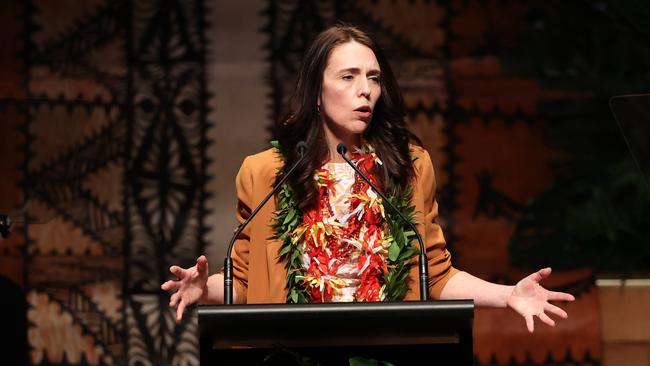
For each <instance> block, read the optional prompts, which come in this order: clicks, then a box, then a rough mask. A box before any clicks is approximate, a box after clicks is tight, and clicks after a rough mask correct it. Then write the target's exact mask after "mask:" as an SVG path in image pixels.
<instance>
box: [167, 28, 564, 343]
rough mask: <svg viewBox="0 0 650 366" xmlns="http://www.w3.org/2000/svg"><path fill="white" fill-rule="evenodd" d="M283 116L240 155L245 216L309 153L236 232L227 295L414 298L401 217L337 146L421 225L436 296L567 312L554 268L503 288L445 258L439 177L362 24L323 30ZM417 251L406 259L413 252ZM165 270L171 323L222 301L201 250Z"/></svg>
mask: <svg viewBox="0 0 650 366" xmlns="http://www.w3.org/2000/svg"><path fill="white" fill-rule="evenodd" d="M290 107H291V108H290V111H289V114H288V116H287V117H286V118H284V119H282V120H281V122H280V123H279V124H278V126H277V136H278V144H277V145H276V146H275V147H274V148H273V149H269V150H267V151H265V152H262V153H260V154H257V155H253V156H249V157H247V158H246V159H245V160H244V163H243V164H242V167H241V169H240V171H239V174H238V175H237V195H238V210H237V216H238V219H239V220H240V222H241V221H243V220H245V218H246V217H247V216H248V215H249V213H250V211H251V209H252V208H254V207H256V206H257V204H258V203H259V202H260V201H261V200H262V198H263V197H264V196H265V195H266V194H268V192H269V191H270V189H271V186H272V185H273V183H274V182H275V181H277V180H278V179H279V178H280V177H281V176H282V174H284V173H286V171H285V170H287V169H288V167H290V166H292V165H293V164H294V163H295V162H297V161H298V154H297V153H296V152H295V151H294V147H295V146H296V144H297V143H298V142H299V141H301V140H302V141H305V142H306V143H307V146H309V149H307V153H306V158H305V159H304V160H303V161H302V162H301V163H300V164H299V166H298V169H297V170H296V171H297V172H301V173H297V174H294V175H292V176H290V177H289V178H288V180H287V182H288V183H287V186H286V187H285V189H284V190H282V193H281V194H279V195H278V197H276V200H275V202H269V203H268V204H267V206H266V207H264V208H263V209H262V210H261V211H260V212H259V215H258V216H257V217H256V218H255V219H254V220H253V221H252V222H251V223H250V225H249V226H248V227H247V228H246V229H245V230H244V231H243V232H242V234H241V235H240V237H239V238H238V241H237V243H236V244H235V248H234V251H233V262H234V275H235V281H234V289H235V291H234V301H235V302H240V303H269V302H285V301H288V302H320V301H385V300H391V301H395V300H414V299H417V298H418V295H419V292H418V291H419V290H418V280H417V278H418V277H417V268H416V267H417V266H415V265H412V264H413V263H415V262H416V260H415V259H414V254H417V253H418V252H419V251H418V250H416V249H414V247H413V246H412V245H411V244H409V243H412V240H413V238H414V236H413V233H412V232H411V233H410V232H409V231H408V229H406V227H405V226H404V225H403V223H402V222H401V221H400V220H399V219H397V218H396V216H394V214H393V213H391V212H390V209H389V208H386V209H384V205H383V204H382V202H381V200H379V199H377V195H376V194H375V193H374V191H373V190H372V189H370V187H369V186H368V185H367V184H366V183H365V181H363V180H362V179H360V177H358V176H357V175H356V174H355V173H354V171H353V170H352V169H351V167H349V166H348V165H347V163H345V161H344V160H343V159H342V157H341V156H340V155H339V154H338V153H337V152H336V147H337V145H338V144H340V143H344V144H345V145H346V146H348V147H355V148H353V149H351V151H352V152H351V154H350V156H349V157H350V158H351V159H352V160H353V161H354V162H355V164H356V165H357V166H358V167H359V168H360V169H361V170H362V171H363V172H364V173H365V174H367V175H369V176H370V177H371V180H373V181H374V182H375V183H377V185H378V186H379V187H380V189H382V190H383V191H384V192H385V193H387V194H389V195H390V198H391V201H392V202H393V203H395V204H397V205H398V207H400V209H401V210H402V211H403V212H405V213H406V214H407V215H408V216H410V217H411V219H412V220H413V221H414V222H416V223H418V230H419V231H420V233H421V235H422V237H423V239H424V241H425V245H426V254H427V259H428V269H429V282H428V285H429V292H430V295H431V297H432V298H434V299H470V298H471V299H474V301H475V303H476V305H478V306H492V307H506V306H508V307H510V308H512V309H513V310H515V311H516V312H517V313H519V314H520V315H521V316H522V317H524V319H525V321H526V325H527V327H528V330H529V331H530V332H532V331H533V329H534V322H533V317H534V316H537V317H539V319H540V320H541V321H542V322H544V323H546V324H549V325H554V324H555V322H554V321H553V320H552V319H551V318H550V317H549V316H548V315H547V313H551V314H554V315H556V316H559V317H561V318H566V317H567V314H566V312H565V311H563V310H562V309H560V308H559V307H557V306H555V305H552V304H550V303H549V302H548V301H552V300H563V301H572V300H574V298H573V296H571V295H570V294H565V293H559V292H551V291H547V290H546V289H544V288H543V287H542V286H540V285H539V282H540V281H541V280H542V279H543V278H545V277H547V276H548V275H549V274H550V272H551V270H550V268H545V269H542V270H540V271H538V272H535V273H533V274H531V275H530V276H528V277H526V278H524V279H522V280H521V281H519V282H518V283H517V284H516V285H515V286H504V285H498V284H494V283H490V282H486V281H483V280H481V279H479V278H477V277H474V276H472V275H471V274H469V273H467V272H462V271H458V270H457V269H455V268H453V267H452V265H451V259H450V255H449V252H448V251H447V250H446V248H445V241H444V238H443V235H442V231H441V229H440V227H439V226H438V224H436V222H435V219H436V217H437V212H438V210H437V203H436V200H435V192H436V184H435V177H434V171H433V167H432V163H431V159H430V157H429V155H428V153H427V152H426V150H424V149H423V148H422V147H421V143H420V142H419V140H418V139H417V138H416V137H415V136H413V135H412V134H411V133H409V132H408V131H407V130H406V128H405V127H404V116H405V113H404V104H403V101H402V98H401V95H400V93H399V91H398V87H397V83H396V81H395V78H394V76H393V74H392V72H391V69H390V66H389V64H388V62H387V61H386V59H385V57H384V55H383V53H382V52H381V50H380V49H379V47H378V46H377V44H376V43H375V42H374V41H373V40H372V39H371V38H369V37H368V36H367V35H366V34H365V33H363V32H362V31H360V30H359V29H357V28H354V27H350V26H345V25H339V26H334V27H331V28H329V29H327V30H325V31H324V32H322V33H321V34H320V35H318V37H317V38H316V39H315V41H314V43H313V44H312V45H311V47H310V48H309V49H308V51H307V53H306V54H305V57H304V61H303V64H302V66H301V69H300V73H299V75H298V82H297V87H296V91H295V94H294V97H293V99H292V101H291V106H290ZM412 259H413V260H412ZM170 271H171V272H172V273H173V274H174V275H176V276H177V277H178V280H175V281H174V280H172V281H167V282H165V283H164V284H163V285H162V289H164V290H168V291H176V292H175V293H174V294H173V295H172V296H171V301H170V306H172V307H176V308H177V319H179V320H180V318H181V317H182V314H183V311H184V309H185V307H186V306H187V305H189V304H192V303H195V302H197V301H198V302H201V303H221V302H223V276H222V274H221V273H216V274H213V275H211V276H209V275H208V263H207V260H206V258H205V257H204V256H201V257H199V258H198V259H197V262H196V265H195V266H193V267H191V268H188V269H182V268H180V267H178V266H172V267H171V268H170Z"/></svg>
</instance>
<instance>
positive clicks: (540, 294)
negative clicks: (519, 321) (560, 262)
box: [507, 268, 575, 333]
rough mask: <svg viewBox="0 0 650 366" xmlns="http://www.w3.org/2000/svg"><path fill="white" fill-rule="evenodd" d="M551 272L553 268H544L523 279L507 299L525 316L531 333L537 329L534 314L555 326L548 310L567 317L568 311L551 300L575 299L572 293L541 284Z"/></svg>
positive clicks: (511, 305) (510, 305)
mask: <svg viewBox="0 0 650 366" xmlns="http://www.w3.org/2000/svg"><path fill="white" fill-rule="evenodd" d="M550 274H551V269H550V268H544V269H541V270H539V271H537V272H535V273H533V274H531V275H530V276H528V277H526V278H524V279H522V280H521V281H519V282H518V283H517V285H515V288H514V289H513V290H512V293H511V294H510V297H509V298H508V301H507V304H508V306H509V307H511V308H512V309H513V310H514V311H516V312H517V313H519V314H520V315H521V316H523V317H524V319H525V320H526V326H527V327H528V331H529V332H531V333H532V332H533V331H534V330H535V324H534V321H533V316H537V317H538V318H539V319H540V320H541V321H542V322H544V323H546V324H548V325H550V326H555V321H554V320H553V319H551V318H550V317H549V316H548V315H547V314H546V313H547V312H548V313H551V314H554V315H557V316H559V317H560V318H563V319H566V318H567V313H566V311H564V310H562V309H560V308H559V307H557V306H555V305H553V304H551V303H549V301H573V300H575V298H574V297H573V295H571V294H567V293H564V292H555V291H549V290H547V289H545V288H544V287H542V286H541V285H540V284H539V283H540V281H541V280H542V279H544V278H546V277H548V276H549V275H550Z"/></svg>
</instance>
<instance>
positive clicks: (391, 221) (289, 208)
mask: <svg viewBox="0 0 650 366" xmlns="http://www.w3.org/2000/svg"><path fill="white" fill-rule="evenodd" d="M271 144H272V145H273V146H274V147H275V148H276V150H277V151H278V152H279V153H280V154H282V150H281V148H280V146H279V144H278V143H277V142H276V141H272V142H271ZM351 160H352V161H353V162H354V163H355V164H356V165H357V167H358V168H359V169H360V170H361V171H362V172H363V173H364V174H366V175H367V176H368V177H369V178H370V180H372V182H373V183H377V178H376V176H375V174H374V170H375V166H376V165H381V160H380V159H379V158H378V157H377V155H376V154H375V152H374V150H373V149H372V147H371V146H369V145H365V146H364V147H363V148H362V149H357V150H356V151H355V152H354V153H353V154H352V158H351ZM280 173H281V168H280V169H279V170H278V174H280ZM314 179H315V181H316V184H317V187H318V199H317V202H316V204H315V205H314V207H312V208H311V209H309V210H306V212H300V211H299V209H298V205H297V201H296V199H295V198H294V196H293V192H292V190H291V188H290V187H289V186H288V185H287V184H284V185H283V187H282V189H281V190H280V193H279V195H278V209H277V211H276V212H275V217H274V219H273V224H272V227H273V230H274V235H273V236H272V237H271V238H270V239H274V240H280V241H282V245H281V248H280V253H279V258H280V259H281V260H283V261H284V262H285V266H286V269H287V277H286V288H287V290H288V292H287V302H290V303H311V302H328V301H331V300H332V296H333V293H334V291H335V289H337V288H340V287H341V286H342V284H341V283H340V281H339V280H338V279H337V278H336V277H335V276H333V277H330V276H329V274H331V273H335V272H336V270H337V269H338V266H339V265H340V262H339V261H338V260H339V259H340V258H353V259H355V260H356V261H357V262H358V270H359V280H360V281H359V286H358V287H357V289H356V291H355V293H354V298H355V300H356V301H398V300H402V299H403V298H404V296H405V295H406V292H407V291H408V276H409V269H410V261H411V259H412V258H413V257H414V255H415V254H417V253H418V252H419V251H418V249H416V248H415V247H413V246H412V245H411V242H412V241H413V240H414V239H415V233H414V232H413V231H411V230H409V229H408V227H407V226H406V225H405V224H404V223H403V221H402V220H401V219H400V218H399V217H398V216H397V214H395V213H394V212H392V210H390V208H389V209H387V210H385V209H384V206H383V203H382V199H381V198H380V197H378V196H377V195H376V194H375V193H374V191H372V188H371V187H370V186H369V185H368V183H367V182H365V181H364V180H363V179H362V178H361V177H359V176H358V174H356V173H355V180H354V184H353V186H352V192H351V195H350V197H349V198H348V200H347V201H346V202H347V203H348V204H349V205H350V206H349V212H350V216H349V218H348V220H347V222H346V223H345V224H341V223H339V222H337V221H335V220H333V219H332V216H333V213H332V209H331V207H330V204H329V195H330V193H331V192H332V190H333V185H334V184H335V180H334V179H333V178H332V176H331V175H330V172H329V171H328V170H326V169H322V168H321V169H317V170H316V172H315V175H314ZM389 191H391V190H389ZM411 192H412V189H411V187H409V189H408V190H407V191H406V192H404V194H402V195H395V194H393V195H390V196H388V199H389V200H390V201H391V203H393V204H394V205H395V206H396V207H397V208H398V209H399V210H400V211H401V212H402V213H403V214H404V215H405V216H406V217H407V218H408V219H409V220H411V221H412V220H413V214H414V212H415V207H414V206H412V205H411V200H410V197H411ZM305 260H306V261H307V262H308V263H309V266H308V267H307V268H305V266H304V262H305Z"/></svg>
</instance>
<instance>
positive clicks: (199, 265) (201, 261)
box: [196, 255, 208, 274]
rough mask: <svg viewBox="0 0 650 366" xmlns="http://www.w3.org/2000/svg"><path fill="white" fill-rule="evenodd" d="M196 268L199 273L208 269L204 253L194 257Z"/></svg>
mask: <svg viewBox="0 0 650 366" xmlns="http://www.w3.org/2000/svg"><path fill="white" fill-rule="evenodd" d="M196 269H197V271H198V272H199V273H201V274H203V273H204V272H207V271H208V259H207V258H206V257H205V256H204V255H202V256H200V257H199V258H197V259H196Z"/></svg>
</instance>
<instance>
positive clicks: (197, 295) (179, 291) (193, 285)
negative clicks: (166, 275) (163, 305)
mask: <svg viewBox="0 0 650 366" xmlns="http://www.w3.org/2000/svg"><path fill="white" fill-rule="evenodd" d="M169 271H170V272H171V273H173V274H174V275H175V276H176V277H177V278H178V280H176V281H174V280H169V281H167V282H165V283H163V284H162V286H160V288H162V289H163V290H165V291H176V292H174V293H173V294H172V296H171V300H170V301H169V306H171V307H173V308H176V321H180V320H181V318H182V317H183V312H184V311H185V308H186V307H187V306H188V305H191V304H193V303H195V302H197V301H199V300H200V299H201V298H202V297H203V296H204V294H205V293H206V292H207V284H208V259H207V258H205V256H204V255H202V256H200V257H198V258H197V259H196V265H194V266H193V267H190V268H187V269H185V268H181V267H179V266H171V267H170V268H169Z"/></svg>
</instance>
